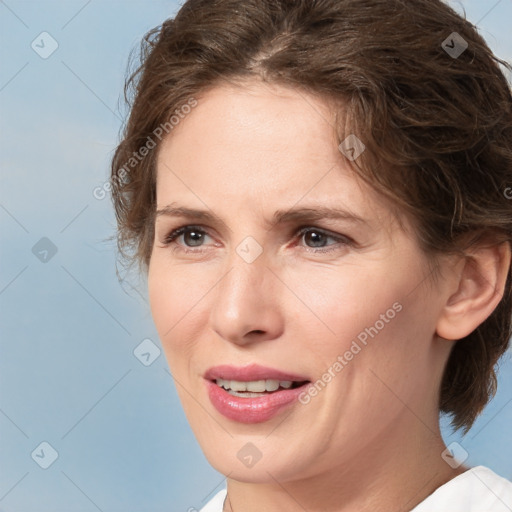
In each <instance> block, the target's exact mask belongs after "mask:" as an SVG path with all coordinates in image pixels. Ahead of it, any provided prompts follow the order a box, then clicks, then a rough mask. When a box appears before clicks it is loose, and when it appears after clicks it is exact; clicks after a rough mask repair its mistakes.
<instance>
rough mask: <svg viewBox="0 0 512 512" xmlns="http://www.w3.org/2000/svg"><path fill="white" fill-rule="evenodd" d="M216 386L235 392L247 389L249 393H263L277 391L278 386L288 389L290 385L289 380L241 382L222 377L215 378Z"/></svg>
mask: <svg viewBox="0 0 512 512" xmlns="http://www.w3.org/2000/svg"><path fill="white" fill-rule="evenodd" d="M215 382H216V383H217V385H218V386H220V387H223V388H224V389H227V390H231V391H235V392H244V391H248V392H249V393H263V392H265V391H277V390H278V389H279V387H282V388H284V389H289V388H291V387H292V381H291V380H281V381H279V380H274V379H267V380H252V381H249V382H241V381H237V380H224V379H216V381H215Z"/></svg>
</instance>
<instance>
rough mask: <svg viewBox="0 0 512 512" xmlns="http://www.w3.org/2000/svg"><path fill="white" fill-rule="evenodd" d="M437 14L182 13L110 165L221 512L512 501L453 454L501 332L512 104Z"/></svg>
mask: <svg viewBox="0 0 512 512" xmlns="http://www.w3.org/2000/svg"><path fill="white" fill-rule="evenodd" d="M499 62H501V61H499V60H498V59H497V58H495V57H494V56H493V55H492V53H491V51H490V50H489V48H488V47H487V45H486V44H485V42H484V41H483V39H482V38H481V37H480V36H479V35H478V33H477V32H476V30H475V28H474V27H473V26H472V25H471V24H470V23H469V22H467V21H465V20H463V19H462V18H461V17H459V16H458V15H457V14H456V13H455V12H454V11H453V10H451V9H450V8H449V7H448V6H446V5H445V4H443V3H441V2H440V1H436V0H410V1H408V2H402V1H400V0H318V1H314V0H298V1H297V0H294V1H291V0H247V1H243V2H241V1H234V0H216V1H211V0H189V1H187V2H186V3H185V4H184V5H183V7H182V8H181V9H180V11H179V13H178V14H177V16H176V17H175V18H174V19H170V20H167V21H166V22H165V23H164V24H163V25H162V27H161V28H158V29H155V30H153V31H152V32H150V33H149V34H148V35H147V36H146V39H145V44H144V45H143V54H142V63H141V66H140V68H139V69H138V70H137V71H136V72H135V73H134V74H133V75H132V76H131V78H130V79H129V82H128V84H127V85H128V86H132V87H133V90H134V97H133V104H132V105H131V113H130V118H129V120H128V123H127V126H126V129H125V133H124V136H123V140H122V141H121V143H120V145H119V147H118V148H117V151H116V153H115V156H114V159H113V163H112V187H113V197H114V204H115V208H116V213H117V218H118V225H119V245H120V247H121V249H122V250H123V251H124V254H125V255H126V256H127V257H131V258H134V260H135V261H138V262H140V263H141V264H142V267H143V269H144V271H147V273H148V286H149V296H150V302H151V309H152V314H153V318H154V321H155V324H156V327H157V330H158V332H159V336H160V339H161V342H162V345H163V347H164V349H165V352H166V357H167V360H168V363H169V366H170V369H171V371H172V374H173V376H174V378H175V381H176V385H177V390H178V393H179V396H180V399H181V402H182V405H183V407H184V410H185V413H186V415H187V418H188V420H189V422H190V425H191V428H192V429H193V431H194V434H195V436H196V438H197V440H198V442H199V444H200V445H201V448H202V449H203V451H204V453H205V455H206V457H207V458H208V460H209V462H210V463H211V464H212V466H213V467H215V468H216V469H217V470H218V471H220V472H221V473H223V474H224V475H226V477H227V490H226V489H225V490H222V491H221V492H219V493H218V494H217V495H216V496H215V497H214V498H213V499H212V500H211V502H210V503H209V504H208V505H207V506H206V507H204V508H203V510H204V511H205V512H206V511H208V512H220V511H224V512H226V511H229V512H253V511H268V512H272V511H278V510H279V511H282V510H286V511H302V510H308V511H330V512H348V511H370V510H371V511H374V510H379V511H397V510H403V511H408V510H414V511H415V512H426V511H433V510H435V511H440V510H443V511H444V510H450V512H456V511H464V512H468V511H477V510H478V511H479V512H482V511H484V510H485V511H487V510H489V511H493V512H497V511H507V510H512V483H510V482H508V481H507V480H505V479H504V478H502V477H500V476H498V475H496V474H495V473H494V472H492V471H491V470H490V469H489V468H485V467H483V466H478V467H476V468H469V467H466V466H464V465H463V464H462V463H463V461H460V460H456V458H454V456H453V453H452V451H451V450H449V449H447V447H446V446H445V444H444V442H443V440H442V437H441V433H440V430H439V414H440V412H444V413H447V414H450V415H451V417H452V424H453V426H454V427H455V428H457V429H463V430H464V431H467V430H469V428H470V427H471V425H472V424H473V422H474V420H475V418H476V417H477V416H478V414H479V413H480V412H481V411H482V409H483V407H484V406H485V404H486V403H487V402H488V400H489V399H490V397H491V396H492V394H493V393H494V391H495V385H496V377H495V373H494V367H495V364H496V362H497V361H498V359H499V358H500V356H501V355H502V354H503V352H504V351H505V350H506V348H507V346H508V339H509V337H510V334H511V312H512V302H511V281H510V259H511V249H510V242H511V237H512V205H511V203H510V201H509V200H508V199H507V197H506V194H505V188H506V187H507V184H510V182H511V181H512V97H511V94H510V89H509V87H508V84H507V82H506V79H505V78H504V76H503V74H502V72H501V70H500V68H499V65H498V63H499Z"/></svg>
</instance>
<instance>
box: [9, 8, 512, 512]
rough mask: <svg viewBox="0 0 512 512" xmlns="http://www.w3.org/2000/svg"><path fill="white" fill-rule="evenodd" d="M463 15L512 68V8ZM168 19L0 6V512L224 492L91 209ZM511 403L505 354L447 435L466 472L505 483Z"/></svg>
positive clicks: (86, 508) (102, 214)
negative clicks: (45, 449) (140, 50)
mask: <svg viewBox="0 0 512 512" xmlns="http://www.w3.org/2000/svg"><path fill="white" fill-rule="evenodd" d="M461 4H463V5H464V6H465V8H466V10H467V14H468V18H469V19H470V20H471V21H472V22H474V23H477V25H478V26H479V28H480V30H481V33H482V35H483V36H484V37H485V38H486V39H487V41H488V43H489V45H490V46H491V47H492V48H493V50H494V51H495V52H496V53H497V55H498V56H500V57H502V58H504V59H506V60H509V61H511V60H512V39H511V36H510V20H511V19H512V1H510V0H501V1H500V2H496V1H490V2H487V1H467V2H459V3H458V4H456V5H455V6H456V8H457V9H459V10H460V5H461ZM176 9H177V3H175V2H171V1H167V2H166V1H157V0H153V1H145V2H143V1H115V0H108V1H105V0H103V1H100V0H92V1H90V2H88V1H86V0H80V1H66V2H63V1H59V2H56V1H55V2H54V1H14V0H10V1H9V0H7V1H5V2H2V1H0V33H1V45H0V56H1V66H0V110H1V111H0V115H1V124H0V130H1V131H0V159H1V160H0V161H1V190H0V229H1V238H2V243H1V253H0V263H1V265H0V311H1V338H0V339H1V345H0V348H1V358H0V511H3V512H41V511H45V512H60V511H62V512H96V511H98V510H100V511H103V512H107V511H108V512H110V511H112V512H113V511H119V512H121V511H122V512H135V511H137V512H140V511H151V512H158V511H162V512H163V511H172V512H174V511H186V510H188V509H189V507H196V508H197V509H199V508H200V507H201V506H202V505H203V504H204V503H205V501H207V500H208V499H209V497H211V495H212V493H214V492H215V491H216V490H218V489H219V488H220V487H221V486H223V485H224V479H223V476H222V475H220V474H219V473H217V472H216V471H214V470H213V469H212V468H210V466H209V465H208V463H207V462H206V460H205V459H204V457H203V455H202V453H201V451H200V449H199V447H198V445H197V444H196V442H195V439H194V437H193V435H192V433H191V432H190V429H189V427H188V424H187V421H186V419H185V417H184V414H183V412H182V410H181V406H180V404H179V402H178V399H177V395H176V392H175V389H174V384H173V381H172V378H171V376H170V374H169V373H168V366H167V363H166V361H165V358H164V356H163V353H162V355H160V357H159V358H158V359H156V360H155V361H154V362H153V363H152V364H151V365H150V366H147V367H146V366H144V365H143V364H141V362H140V361H139V360H138V359H136V358H135V356H134V355H133V350H134V348H135V347H136V346H138V345H139V344H140V343H141V342H142V340H144V339H146V338H149V339H151V340H153V342H154V343H155V344H156V345H157V346H160V344H159V341H158V339H157V335H156V332H155V329H154V327H153V325H152V321H151V315H150V311H149V308H148V304H147V299H146V297H145V286H144V283H143V282H142V281H141V282H139V283H137V281H136V279H135V277H134V278H133V280H132V283H131V285H129V284H127V283H125V285H124V287H121V286H120V284H119V283H118V281H117V278H116V274H115V259H116V253H115V244H114V242H112V241H108V240H106V239H108V237H110V236H112V235H113V234H114V229H115V223H114V216H113V212H112V209H111V204H110V200H109V198H108V197H106V198H105V199H103V200H98V199H95V197H94V196H93V189H94V188H95V187H98V186H101V185H102V184H103V183H104V182H105V180H106V179H107V175H108V165H109V159H110V157H111V155H112V151H113V149H114V147H115V144H116V142H117V140H118V134H119V130H120V126H121V119H123V117H124V115H125V110H124V107H123V106H122V104H121V103H119V97H120V94H121V91H122V86H123V77H124V73H125V70H126V64H127V58H128V54H129V51H130V50H131V49H132V48H134V47H135V46H137V45H138V41H139V40H140V38H141V36H142V35H143V34H144V33H145V32H146V31H147V30H149V29H150V28H152V27H154V26H156V25H158V24H160V23H161V22H162V21H163V20H164V19H166V18H167V17H169V16H171V15H172V14H173V13H174V12H175V11H176ZM489 11H490V12H489ZM43 31H46V32H48V33H50V34H51V36H52V37H53V38H54V39H55V40H56V41H57V42H58V45H59V46H58V49H57V51H56V52H55V53H53V54H52V55H51V56H50V57H49V58H48V59H42V58H41V57H39V56H38V54H36V53H35V51H33V50H32V48H31V43H32V41H33V40H34V39H35V38H36V36H38V35H39V34H40V33H41V32H43ZM47 47H48V46H47ZM42 237H48V238H49V239H50V240H51V241H52V242H53V244H55V246H56V247H57V253H56V254H55V255H54V256H53V257H52V258H51V259H50V260H49V261H48V262H46V263H44V262H41V261H40V260H39V259H38V258H36V257H35V255H34V254H33V253H32V247H33V246H34V245H35V244H36V243H37V242H38V241H39V240H40V239H41V238H42ZM132 286H133V288H132ZM137 287H138V290H137V289H136V288H137ZM511 402H512V363H511V352H510V351H509V352H508V353H507V354H506V356H505V357H504V358H503V359H502V361H501V371H500V382H499V392H498V394H497V396H496V398H495V399H494V400H493V402H492V403H491V404H490V405H489V406H488V408H487V409H486V411H485V412H484V414H483V415H482V416H481V418H480V419H479V420H478V421H477V423H476V425H475V426H474V428H473V429H472V430H471V431H470V433H469V434H468V435H467V436H466V437H465V438H464V439H461V438H460V436H454V435H450V433H449V430H447V429H446V428H445V429H444V434H445V438H446V441H447V442H448V443H450V442H451V441H454V440H455V441H458V442H459V443H461V444H462V446H463V447H464V448H465V449H466V450H467V451H468V452H469V454H470V457H469V460H468V461H467V462H468V463H469V464H471V465H478V464H484V465H487V466H489V467H491V468H492V469H494V470H495V471H496V472H498V473H500V474H502V475H503V476H505V477H507V478H509V479H511V478H512V463H511V461H512V442H511V439H510V425H511V424H512V403H511ZM43 441H46V442H48V443H50V444H51V445H52V446H53V447H54V448H55V449H56V450H57V452H58V459H57V460H56V461H55V463H54V464H52V465H51V466H50V467H49V468H48V469H46V470H44V469H41V468H40V467H39V466H38V465H37V464H36V463H35V462H34V460H33V459H32V458H31V453H32V451H33V450H34V449H35V448H36V447H37V446H38V445H39V444H40V443H41V442H43Z"/></svg>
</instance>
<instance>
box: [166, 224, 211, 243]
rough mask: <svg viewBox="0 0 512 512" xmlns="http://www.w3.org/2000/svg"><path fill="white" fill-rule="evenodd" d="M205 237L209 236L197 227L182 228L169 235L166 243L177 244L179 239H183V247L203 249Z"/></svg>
mask: <svg viewBox="0 0 512 512" xmlns="http://www.w3.org/2000/svg"><path fill="white" fill-rule="evenodd" d="M205 236H208V234H207V233H206V232H205V231H204V230H203V229H201V228H199V227H197V226H182V227H181V228H178V229H175V230H174V231H172V232H171V233H169V234H168V235H167V236H166V237H165V240H164V242H165V243H166V244H170V243H172V242H175V241H176V239H177V238H179V237H183V243H182V244H180V245H183V246H185V247H201V246H202V245H203V242H204V238H205Z"/></svg>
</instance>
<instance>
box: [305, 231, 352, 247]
mask: <svg viewBox="0 0 512 512" xmlns="http://www.w3.org/2000/svg"><path fill="white" fill-rule="evenodd" d="M297 235H298V236H299V237H300V239H301V240H303V241H304V244H305V248H306V250H308V249H313V251H311V252H330V251H333V250H336V249H339V248H340V247H346V246H347V245H350V244H351V243H352V240H351V239H350V238H348V237H346V236H344V235H338V234H336V235H335V234H333V233H329V232H327V231H325V230H323V229H320V228H316V227H314V226H307V227H303V228H301V229H300V230H299V232H298V233H297Z"/></svg>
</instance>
